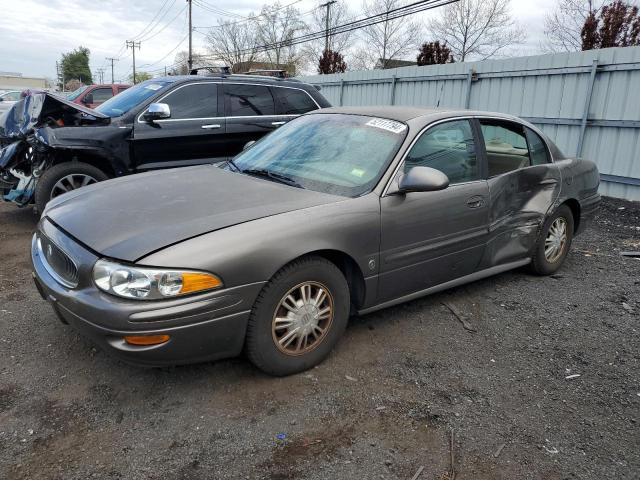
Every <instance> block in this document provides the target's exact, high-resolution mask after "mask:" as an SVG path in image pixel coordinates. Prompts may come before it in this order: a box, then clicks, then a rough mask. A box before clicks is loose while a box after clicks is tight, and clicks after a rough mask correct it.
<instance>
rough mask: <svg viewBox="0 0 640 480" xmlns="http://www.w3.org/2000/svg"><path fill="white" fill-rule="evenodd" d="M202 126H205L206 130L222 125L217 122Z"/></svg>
mask: <svg viewBox="0 0 640 480" xmlns="http://www.w3.org/2000/svg"><path fill="white" fill-rule="evenodd" d="M200 128H204V129H205V130H213V129H214V128H220V125H218V124H217V123H212V124H210V125H202V126H201V127H200Z"/></svg>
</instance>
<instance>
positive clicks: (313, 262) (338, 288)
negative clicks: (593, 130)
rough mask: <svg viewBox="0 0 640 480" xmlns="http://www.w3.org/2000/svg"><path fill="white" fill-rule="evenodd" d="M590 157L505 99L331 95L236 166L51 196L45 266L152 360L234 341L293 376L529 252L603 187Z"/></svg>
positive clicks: (561, 250) (61, 291)
mask: <svg viewBox="0 0 640 480" xmlns="http://www.w3.org/2000/svg"><path fill="white" fill-rule="evenodd" d="M598 183H599V175H598V170H597V168H596V166H595V165H594V163H592V162H590V161H586V160H578V159H573V158H567V157H566V156H565V155H563V154H562V152H561V151H560V150H559V149H558V148H557V147H556V146H555V145H554V144H553V143H552V142H551V141H549V139H548V138H546V137H545V135H544V134H543V133H542V132H541V131H540V130H538V129H537V128H536V127H534V126H533V125H531V124H529V123H527V122H524V121H522V120H520V119H518V118H515V117H513V116H509V115H502V114H495V113H485V112H473V111H447V110H422V109H415V108H399V107H398V108H386V107H380V108H375V107H371V108H329V109H325V110H320V111H317V112H314V113H311V114H307V115H304V116H302V117H300V118H298V119H296V120H293V121H292V122H290V123H288V124H286V125H284V126H282V127H281V128H280V129H278V130H276V131H275V132H274V133H272V134H270V135H269V136H267V137H265V138H264V139H262V140H260V141H259V142H258V143H256V144H254V145H252V146H249V147H248V148H246V149H245V150H244V151H243V152H242V153H241V154H240V155H238V156H237V157H235V158H234V159H233V160H230V161H229V162H227V163H225V164H224V165H222V166H220V165H218V166H215V165H206V166H198V167H192V168H183V169H178V170H168V171H163V172H153V173H149V174H142V175H134V176H129V177H124V178H119V179H115V180H111V181H107V182H104V183H99V184H96V185H93V186H90V187H86V188H82V189H79V190H76V191H73V192H70V193H68V194H65V195H62V196H60V197H58V198H56V199H54V200H52V201H51V202H50V203H49V204H48V206H47V208H46V210H45V211H44V213H43V216H42V219H41V221H40V223H39V225H38V230H37V232H36V234H35V235H34V237H33V245H32V262H33V269H34V277H35V280H36V284H37V286H38V289H39V290H40V292H41V294H42V296H43V297H44V298H45V299H46V300H48V301H49V302H50V303H51V305H52V307H53V309H54V310H55V312H56V313H57V315H58V317H59V318H60V320H61V321H62V322H63V323H65V324H70V325H72V326H73V327H74V328H76V329H78V330H80V331H82V332H84V333H85V334H87V335H88V336H89V337H91V338H92V339H93V340H94V341H95V342H97V343H98V344H99V345H100V346H101V347H102V348H104V349H105V350H107V351H109V352H111V353H114V354H116V355H117V356H118V357H120V358H122V359H123V360H126V361H129V362H133V363H137V364H142V365H166V364H179V363H188V362H195V361H204V360H212V359H218V358H223V357H230V356H235V355H238V354H239V353H241V352H242V351H243V350H244V351H245V352H246V354H247V356H248V357H249V359H250V360H251V361H252V362H253V363H254V364H255V365H256V366H257V367H258V368H260V369H262V370H264V371H265V372H268V373H270V374H274V375H286V374H290V373H294V372H299V371H302V370H304V369H307V368H309V367H312V366H314V365H316V364H317V363H319V362H320V361H322V359H323V358H325V357H326V356H327V355H328V354H329V352H330V351H331V349H332V348H333V347H334V346H335V345H336V343H337V342H338V339H339V338H340V336H341V334H342V333H343V331H344V329H345V327H346V325H347V321H348V318H349V315H350V313H352V314H353V313H360V314H363V313H367V312H371V311H373V310H376V309H380V308H384V307H388V306H390V305H394V304H397V303H400V302H404V301H407V300H411V299H414V298H417V297H420V296H422V295H426V294H429V293H433V292H436V291H439V290H443V289H445V288H449V287H453V286H455V285H459V284H462V283H465V282H470V281H473V280H477V279H480V278H483V277H487V276H489V275H493V274H497V273H500V272H504V271H505V270H509V269H513V268H516V267H520V266H523V265H529V266H530V268H531V270H532V271H533V272H535V273H538V274H550V273H552V272H554V271H556V270H557V269H558V268H559V267H560V266H561V265H562V263H563V261H564V259H565V257H566V256H567V253H568V251H569V248H570V245H571V240H572V237H573V236H574V235H575V234H577V233H578V232H580V231H581V230H582V229H583V228H584V226H585V223H586V221H587V220H588V219H589V217H590V216H591V215H592V214H593V213H594V211H595V209H596V208H597V205H598V203H599V201H600V196H599V194H598Z"/></svg>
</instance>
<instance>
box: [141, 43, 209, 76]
mask: <svg viewBox="0 0 640 480" xmlns="http://www.w3.org/2000/svg"><path fill="white" fill-rule="evenodd" d="M192 58H193V67H194V68H197V67H201V66H204V65H205V64H210V63H211V61H207V60H205V58H204V57H203V56H202V55H198V54H197V53H194V54H193V55H192ZM168 73H169V74H170V75H189V52H187V51H184V50H183V51H181V52H178V53H176V56H175V58H174V60H173V67H172V68H171V70H169V72H168ZM137 76H138V75H137V74H136V77H137Z"/></svg>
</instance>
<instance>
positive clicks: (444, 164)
mask: <svg viewBox="0 0 640 480" xmlns="http://www.w3.org/2000/svg"><path fill="white" fill-rule="evenodd" d="M417 166H421V167H431V168H435V169H436V170H440V171H441V172H443V173H445V174H446V175H447V177H449V181H450V182H451V183H462V182H471V181H473V180H478V179H479V178H480V169H479V168H478V159H477V156H476V149H475V142H474V139H473V130H472V129H471V124H470V123H469V121H468V120H457V121H453V122H447V123H442V124H440V125H436V126H435V127H431V128H429V129H428V130H427V131H426V132H425V133H424V134H423V135H422V136H421V137H420V138H419V139H418V141H417V142H416V143H415V144H414V145H413V147H411V151H410V152H409V154H408V155H407V159H406V160H405V165H404V171H405V173H406V172H408V171H409V169H410V168H412V167H417Z"/></svg>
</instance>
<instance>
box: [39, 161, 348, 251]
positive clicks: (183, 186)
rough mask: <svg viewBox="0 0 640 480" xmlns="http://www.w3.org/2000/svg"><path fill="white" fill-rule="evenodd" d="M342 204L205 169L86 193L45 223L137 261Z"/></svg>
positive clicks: (62, 200) (51, 210)
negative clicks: (224, 232)
mask: <svg viewBox="0 0 640 480" xmlns="http://www.w3.org/2000/svg"><path fill="white" fill-rule="evenodd" d="M341 200H343V197H339V196H335V195H329V194H324V193H319V192H313V191H311V190H303V189H300V188H295V187H291V186H288V185H283V184H279V183H275V182H272V181H270V180H265V179H261V178H255V177H250V176H248V175H243V174H240V173H234V172H230V171H227V170H222V169H220V168H218V167H216V166H213V165H203V166H198V167H185V168H179V169H173V170H165V171H157V172H151V173H144V174H138V175H131V176H128V177H123V178H119V179H115V180H108V181H106V182H101V183H98V184H95V185H91V186H88V187H84V188H81V189H79V190H76V191H73V192H70V193H67V194H65V195H62V196H60V197H57V198H55V199H53V200H52V201H51V202H49V204H48V205H47V208H46V209H45V211H44V213H43V217H46V218H47V219H49V220H50V221H51V222H53V223H54V224H55V225H57V226H58V227H59V228H61V229H62V230H64V231H65V232H66V233H67V234H69V235H71V236H72V237H74V238H75V239H76V240H78V241H79V242H81V243H82V244H84V245H85V246H87V247H88V248H90V249H91V250H93V251H95V252H97V253H98V254H100V255H102V256H106V257H111V258H115V259H120V260H125V261H129V262H135V261H137V260H139V259H141V258H143V257H145V256H146V255H148V254H150V253H152V252H155V251H157V250H160V249H162V248H164V247H167V246H169V245H173V244H175V243H178V242H181V241H183V240H186V239H189V238H193V237H196V236H199V235H202V234H205V233H209V232H212V231H215V230H219V229H222V228H225V227H230V226H232V225H237V224H239V223H244V222H248V221H251V220H256V219H259V218H264V217H268V216H271V215H278V214H281V213H285V212H289V211H293V210H299V209H303V208H308V207H314V206H318V205H323V204H328V203H333V202H337V201H341ZM238 241H242V239H238ZM212 247H213V248H215V245H212Z"/></svg>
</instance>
